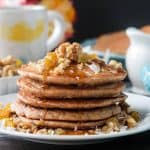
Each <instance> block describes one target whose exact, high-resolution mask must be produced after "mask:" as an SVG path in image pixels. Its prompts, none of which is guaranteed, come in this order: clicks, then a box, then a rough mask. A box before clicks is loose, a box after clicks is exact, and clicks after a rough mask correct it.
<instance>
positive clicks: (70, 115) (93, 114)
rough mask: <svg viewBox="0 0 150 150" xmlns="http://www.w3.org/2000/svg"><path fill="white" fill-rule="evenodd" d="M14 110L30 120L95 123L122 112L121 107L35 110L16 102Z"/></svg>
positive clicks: (13, 106)
mask: <svg viewBox="0 0 150 150" xmlns="http://www.w3.org/2000/svg"><path fill="white" fill-rule="evenodd" d="M12 110H13V111H15V112H16V114H17V115H18V116H25V117H26V118H30V119H42V120H57V121H58V120H61V121H95V120H103V119H107V118H109V117H112V116H114V115H116V114H119V113H120V112H121V108H120V106H117V105H113V106H109V107H103V108H97V109H90V110H63V109H41V108H35V107H32V106H29V105H26V104H24V103H22V102H21V101H16V102H15V103H14V104H13V105H12Z"/></svg>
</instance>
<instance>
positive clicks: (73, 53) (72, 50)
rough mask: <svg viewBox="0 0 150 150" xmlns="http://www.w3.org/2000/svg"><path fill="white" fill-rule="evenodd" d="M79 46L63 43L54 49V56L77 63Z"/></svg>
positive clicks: (79, 51)
mask: <svg viewBox="0 0 150 150" xmlns="http://www.w3.org/2000/svg"><path fill="white" fill-rule="evenodd" d="M81 50H82V48H81V46H80V44H78V43H72V44H71V43H68V42H67V43H63V44H61V45H60V46H59V47H58V48H57V49H56V55H57V57H59V58H66V59H70V60H71V61H74V62H77V61H78V57H79V54H80V53H81Z"/></svg>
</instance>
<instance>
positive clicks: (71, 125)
mask: <svg viewBox="0 0 150 150" xmlns="http://www.w3.org/2000/svg"><path fill="white" fill-rule="evenodd" d="M19 119H20V120H21V121H22V122H25V123H30V124H34V125H36V126H39V127H47V128H66V129H75V128H77V129H92V128H93V129H94V128H96V127H98V126H102V125H104V122H105V121H104V120H100V121H86V122H69V121H48V120H36V119H29V118H26V117H21V116H20V117H19Z"/></svg>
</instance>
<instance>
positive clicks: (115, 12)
mask: <svg viewBox="0 0 150 150" xmlns="http://www.w3.org/2000/svg"><path fill="white" fill-rule="evenodd" d="M16 3H21V4H39V3H40V4H43V5H45V6H46V7H47V8H48V9H55V10H57V11H59V12H60V13H61V14H63V15H64V16H65V18H66V20H67V21H69V22H71V24H73V29H72V28H70V29H68V33H67V37H72V38H71V39H72V40H75V41H83V40H85V39H86V38H93V37H97V36H99V35H101V34H103V33H108V32H113V31H118V30H123V29H126V28H127V27H128V26H136V27H141V26H143V25H147V24H149V23H150V19H149V14H150V9H149V6H150V1H149V0H92V1H91V0H86V1H85V0H0V6H1V7H2V6H3V5H6V4H9V5H14V4H16ZM72 30H74V36H70V35H72V32H73V31H72Z"/></svg>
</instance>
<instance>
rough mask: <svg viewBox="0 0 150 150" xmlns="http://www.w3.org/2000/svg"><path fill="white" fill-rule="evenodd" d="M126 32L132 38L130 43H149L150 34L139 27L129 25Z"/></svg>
mask: <svg viewBox="0 0 150 150" xmlns="http://www.w3.org/2000/svg"><path fill="white" fill-rule="evenodd" d="M126 34H127V36H128V38H129V40H130V44H133V43H136V44H138V43H139V42H140V43H141V42H143V43H145V44H146V43H147V42H148V43H149V42H150V34H147V33H144V32H142V31H140V30H139V29H137V28H134V27H129V28H127V29H126Z"/></svg>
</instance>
